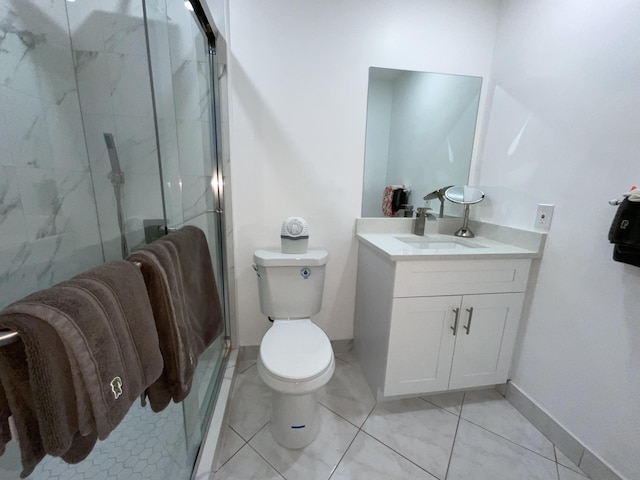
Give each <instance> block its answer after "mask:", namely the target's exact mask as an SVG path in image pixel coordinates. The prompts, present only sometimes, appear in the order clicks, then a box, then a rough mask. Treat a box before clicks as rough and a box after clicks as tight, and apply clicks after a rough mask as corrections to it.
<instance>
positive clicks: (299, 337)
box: [260, 318, 333, 382]
mask: <svg viewBox="0 0 640 480" xmlns="http://www.w3.org/2000/svg"><path fill="white" fill-rule="evenodd" d="M260 360H261V364H262V366H263V367H264V368H265V369H266V371H267V372H268V373H269V375H270V376H272V377H274V379H276V380H280V381H282V382H300V381H310V380H313V379H314V378H317V377H320V376H322V375H323V374H325V373H326V372H327V369H329V368H331V366H332V365H333V362H332V360H333V349H332V348H331V343H330V342H329V338H327V335H326V334H325V333H324V332H323V331H322V329H321V328H320V327H318V326H317V325H315V324H314V323H313V322H312V321H311V319H309V318H305V319H297V320H275V322H274V324H273V326H272V327H271V328H270V329H269V330H267V333H265V335H264V337H263V338H262V342H261V343H260Z"/></svg>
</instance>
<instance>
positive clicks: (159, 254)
mask: <svg viewBox="0 0 640 480" xmlns="http://www.w3.org/2000/svg"><path fill="white" fill-rule="evenodd" d="M127 260H130V261H137V262H140V263H141V264H142V273H143V275H144V279H145V282H146V284H147V290H148V292H149V298H150V299H151V306H152V308H153V314H154V317H155V320H156V328H157V331H158V337H159V340H160V350H161V351H162V356H163V359H164V370H163V372H162V375H161V376H160V378H158V380H157V381H156V382H155V383H153V384H152V385H151V386H150V387H149V388H148V389H147V391H146V394H147V396H148V397H149V403H150V404H151V408H152V409H153V410H154V411H156V412H159V411H161V410H163V409H164V408H166V406H167V405H168V404H169V402H170V401H171V400H173V401H174V402H179V401H181V400H183V399H184V398H185V397H186V396H187V395H188V394H189V391H190V390H191V381H192V379H193V374H194V372H195V368H196V366H197V362H198V357H199V356H200V354H201V353H202V352H203V351H204V350H205V349H206V348H207V346H209V345H210V344H211V342H213V340H215V339H216V338H217V337H218V335H220V334H221V333H222V331H223V317H222V308H221V305H220V298H219V296H218V290H217V288H216V283H215V278H214V274H213V267H212V265H211V257H210V254H209V247H208V245H207V239H206V237H205V235H204V233H203V232H202V230H200V229H199V228H197V227H193V226H187V227H183V228H181V229H180V230H178V231H177V232H173V233H170V234H168V235H166V236H165V237H162V238H161V239H159V240H157V241H155V242H153V243H151V244H149V245H146V246H144V247H142V248H141V249H140V250H138V251H136V252H134V253H133V254H131V255H130V256H129V257H128V259H127Z"/></svg>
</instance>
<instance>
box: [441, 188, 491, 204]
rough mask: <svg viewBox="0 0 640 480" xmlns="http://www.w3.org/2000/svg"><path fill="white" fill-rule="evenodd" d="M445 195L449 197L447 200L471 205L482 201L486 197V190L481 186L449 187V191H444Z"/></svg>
mask: <svg viewBox="0 0 640 480" xmlns="http://www.w3.org/2000/svg"><path fill="white" fill-rule="evenodd" d="M444 196H445V197H447V200H449V201H450V202H453V203H459V204H462V205H471V204H473V203H478V202H481V201H482V199H483V198H484V192H483V191H482V190H480V189H479V188H475V187H470V186H468V185H465V186H456V187H451V188H448V189H447V191H446V192H444Z"/></svg>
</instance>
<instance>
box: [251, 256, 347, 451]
mask: <svg viewBox="0 0 640 480" xmlns="http://www.w3.org/2000/svg"><path fill="white" fill-rule="evenodd" d="M327 256H328V254H327V252H325V251H323V250H309V251H308V252H307V253H301V254H290V253H281V252H279V251H267V250H257V251H256V252H255V253H254V255H253V261H254V268H255V270H256V272H257V274H258V290H259V293H260V309H261V310H262V313H264V314H265V315H267V316H268V317H269V318H270V319H271V320H273V325H272V326H271V328H270V329H269V330H268V331H267V333H265V335H264V337H263V338H262V342H261V343H260V354H259V355H258V363H257V366H258V373H259V375H260V377H261V378H262V380H264V382H265V383H266V384H267V385H268V386H269V387H270V388H271V389H272V390H273V401H272V409H271V421H270V424H269V425H270V428H271V434H272V435H273V438H274V439H275V440H276V442H278V443H279V444H280V445H282V446H283V447H286V448H292V449H297V448H302V447H305V446H307V445H308V444H310V443H311V442H312V441H313V439H314V438H315V437H316V435H317V434H318V432H319V430H320V417H319V412H318V404H317V400H316V391H317V390H318V389H319V388H320V387H322V386H323V385H325V384H326V383H327V382H328V381H329V380H330V379H331V376H332V375H333V371H334V369H335V362H334V358H333V350H332V349H331V343H330V342H329V338H327V335H326V334H325V333H324V332H323V331H322V330H321V329H320V327H318V326H317V325H315V324H314V323H313V322H312V321H311V319H310V318H309V317H310V316H311V315H315V314H316V313H318V312H319V311H320V307H321V306H322V290H323V289H324V276H325V268H326V263H327Z"/></svg>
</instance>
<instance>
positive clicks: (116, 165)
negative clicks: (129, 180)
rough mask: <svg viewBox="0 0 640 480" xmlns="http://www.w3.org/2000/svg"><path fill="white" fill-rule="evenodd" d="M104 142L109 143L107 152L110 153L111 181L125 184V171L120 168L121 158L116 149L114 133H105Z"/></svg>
mask: <svg viewBox="0 0 640 480" xmlns="http://www.w3.org/2000/svg"><path fill="white" fill-rule="evenodd" d="M104 142H105V143H106V144H107V153H109V161H110V162H111V173H109V180H111V183H113V184H114V185H115V184H123V183H124V173H122V169H121V168H120V159H119V158H118V150H117V149H116V141H115V140H114V138H113V134H112V133H105V134H104Z"/></svg>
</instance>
